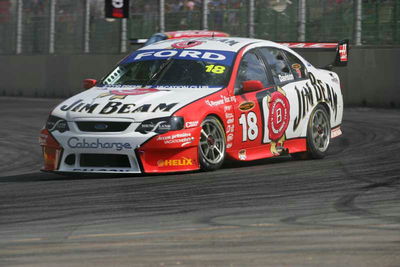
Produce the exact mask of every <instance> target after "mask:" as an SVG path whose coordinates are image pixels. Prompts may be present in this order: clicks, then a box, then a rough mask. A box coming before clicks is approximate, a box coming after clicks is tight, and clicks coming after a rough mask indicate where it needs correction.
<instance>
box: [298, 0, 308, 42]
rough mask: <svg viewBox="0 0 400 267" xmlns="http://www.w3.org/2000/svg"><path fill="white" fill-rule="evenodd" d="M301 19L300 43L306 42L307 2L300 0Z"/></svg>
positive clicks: (299, 28)
mask: <svg viewBox="0 0 400 267" xmlns="http://www.w3.org/2000/svg"><path fill="white" fill-rule="evenodd" d="M298 8H299V12H298V14H299V18H298V23H299V24H298V25H299V26H298V29H297V39H298V41H300V42H304V41H305V40H306V0H299V7H298Z"/></svg>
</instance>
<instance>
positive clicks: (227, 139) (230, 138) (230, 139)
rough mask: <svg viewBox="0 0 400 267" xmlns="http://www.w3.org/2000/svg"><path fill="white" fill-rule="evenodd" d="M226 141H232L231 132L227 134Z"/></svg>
mask: <svg viewBox="0 0 400 267" xmlns="http://www.w3.org/2000/svg"><path fill="white" fill-rule="evenodd" d="M226 141H227V142H232V141H233V134H228V136H227V137H226Z"/></svg>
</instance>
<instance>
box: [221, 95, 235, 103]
mask: <svg viewBox="0 0 400 267" xmlns="http://www.w3.org/2000/svg"><path fill="white" fill-rule="evenodd" d="M221 97H222V98H223V99H224V102H225V103H231V102H235V103H236V96H230V97H227V96H223V95H221Z"/></svg>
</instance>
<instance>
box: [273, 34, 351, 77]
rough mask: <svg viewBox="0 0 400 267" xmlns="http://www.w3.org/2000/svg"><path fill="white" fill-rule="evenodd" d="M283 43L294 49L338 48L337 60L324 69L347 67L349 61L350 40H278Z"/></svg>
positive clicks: (329, 49) (330, 49)
mask: <svg viewBox="0 0 400 267" xmlns="http://www.w3.org/2000/svg"><path fill="white" fill-rule="evenodd" d="M278 43H279V44H281V45H284V46H287V47H290V48H293V49H303V48H304V49H309V48H314V49H323V50H328V51H332V50H336V56H335V61H334V62H333V63H331V64H328V65H326V66H325V67H323V69H327V70H332V69H333V67H345V66H347V62H348V61H349V48H350V47H349V40H348V39H345V40H341V41H339V42H338V43H324V42H322V43H317V42H303V43H301V42H278Z"/></svg>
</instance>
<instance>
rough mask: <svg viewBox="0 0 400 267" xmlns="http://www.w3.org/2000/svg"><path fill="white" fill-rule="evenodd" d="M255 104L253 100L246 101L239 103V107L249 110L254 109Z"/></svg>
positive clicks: (242, 109)
mask: <svg viewBox="0 0 400 267" xmlns="http://www.w3.org/2000/svg"><path fill="white" fill-rule="evenodd" d="M254 106H255V104H254V102H253V101H246V102H243V103H241V104H240V105H239V109H240V110H241V111H249V110H252V109H253V108H254Z"/></svg>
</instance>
